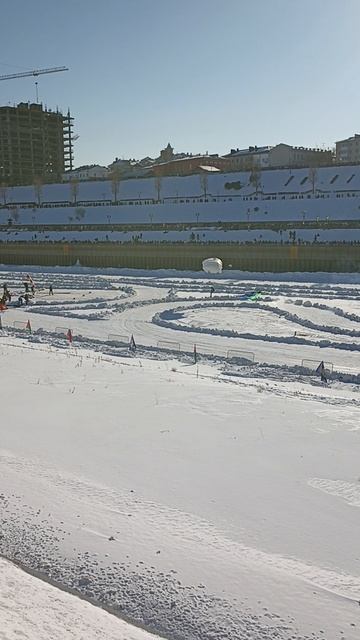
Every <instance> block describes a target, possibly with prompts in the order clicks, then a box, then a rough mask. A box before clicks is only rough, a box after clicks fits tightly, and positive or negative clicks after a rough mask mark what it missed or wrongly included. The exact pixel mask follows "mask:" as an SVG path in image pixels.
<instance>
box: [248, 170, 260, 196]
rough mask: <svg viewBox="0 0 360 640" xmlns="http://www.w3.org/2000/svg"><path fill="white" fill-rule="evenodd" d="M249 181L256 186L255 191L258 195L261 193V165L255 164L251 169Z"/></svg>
mask: <svg viewBox="0 0 360 640" xmlns="http://www.w3.org/2000/svg"><path fill="white" fill-rule="evenodd" d="M249 182H250V184H251V185H252V186H253V187H254V188H255V193H256V195H257V194H258V193H259V191H260V190H261V187H262V185H261V170H260V167H259V166H258V165H257V164H254V165H253V168H252V170H251V173H250V177H249Z"/></svg>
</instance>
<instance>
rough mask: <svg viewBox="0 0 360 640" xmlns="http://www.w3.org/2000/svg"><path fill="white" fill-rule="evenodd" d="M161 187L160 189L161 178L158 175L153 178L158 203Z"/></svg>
mask: <svg viewBox="0 0 360 640" xmlns="http://www.w3.org/2000/svg"><path fill="white" fill-rule="evenodd" d="M161 187H162V177H161V176H160V175H159V176H155V189H156V193H157V199H158V201H159V200H160V197H161Z"/></svg>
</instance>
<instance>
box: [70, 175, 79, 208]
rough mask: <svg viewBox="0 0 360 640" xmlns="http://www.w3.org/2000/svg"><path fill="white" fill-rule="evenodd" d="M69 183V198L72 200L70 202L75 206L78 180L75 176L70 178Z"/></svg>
mask: <svg viewBox="0 0 360 640" xmlns="http://www.w3.org/2000/svg"><path fill="white" fill-rule="evenodd" d="M69 184H70V193H71V200H72V203H73V204H74V205H75V206H76V204H77V198H78V195H79V180H78V179H77V178H71V179H70V183H69Z"/></svg>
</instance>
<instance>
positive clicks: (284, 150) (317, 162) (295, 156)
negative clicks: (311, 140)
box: [269, 143, 333, 168]
mask: <svg viewBox="0 0 360 640" xmlns="http://www.w3.org/2000/svg"><path fill="white" fill-rule="evenodd" d="M332 160H333V156H332V152H331V151H330V150H329V149H311V148H307V147H293V146H291V145H290V144H284V143H281V144H277V145H276V146H275V147H272V148H271V149H270V151H269V167H271V168H276V167H279V168H280V167H309V166H314V167H323V166H329V165H331V164H332Z"/></svg>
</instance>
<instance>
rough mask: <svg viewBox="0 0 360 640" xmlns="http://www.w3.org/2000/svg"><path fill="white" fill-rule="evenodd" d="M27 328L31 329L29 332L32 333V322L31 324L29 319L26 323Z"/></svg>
mask: <svg viewBox="0 0 360 640" xmlns="http://www.w3.org/2000/svg"><path fill="white" fill-rule="evenodd" d="M26 329H27V330H28V331H29V333H31V324H30V320H28V321H27V323H26Z"/></svg>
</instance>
